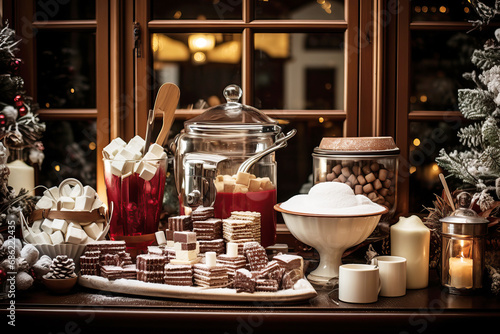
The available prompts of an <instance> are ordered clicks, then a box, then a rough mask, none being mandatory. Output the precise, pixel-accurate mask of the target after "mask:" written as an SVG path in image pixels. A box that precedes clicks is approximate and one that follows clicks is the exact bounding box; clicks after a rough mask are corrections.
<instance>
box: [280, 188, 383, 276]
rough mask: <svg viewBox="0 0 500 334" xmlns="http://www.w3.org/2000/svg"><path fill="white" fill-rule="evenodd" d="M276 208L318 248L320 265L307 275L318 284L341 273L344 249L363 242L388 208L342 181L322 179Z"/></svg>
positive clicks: (294, 230) (296, 234)
mask: <svg viewBox="0 0 500 334" xmlns="http://www.w3.org/2000/svg"><path fill="white" fill-rule="evenodd" d="M274 208H275V210H276V211H278V212H281V214H282V215H283V219H284V221H285V224H286V226H287V227H288V229H289V230H290V232H291V233H292V235H293V236H294V237H295V238H297V239H298V240H299V241H301V242H303V243H305V244H307V245H309V246H311V247H314V248H315V249H316V250H317V251H318V253H319V255H320V262H319V265H318V267H317V268H316V269H315V270H314V271H312V272H311V273H310V274H309V276H308V277H307V278H308V279H309V280H310V281H311V282H313V283H317V284H326V283H327V282H328V281H329V280H331V279H332V278H335V277H338V274H339V266H340V265H341V264H342V255H343V253H344V252H345V251H346V250H347V249H348V248H350V247H353V246H356V245H358V244H360V243H361V242H363V241H364V240H365V239H366V238H367V237H368V236H369V235H370V234H371V233H372V232H373V231H374V230H375V227H376V226H377V224H378V222H379V220H380V218H381V216H382V215H383V214H385V213H387V211H388V208H387V207H385V206H382V205H379V204H376V203H373V202H372V201H371V200H370V199H368V198H367V197H366V196H364V195H355V194H354V191H353V190H352V188H351V187H349V186H348V185H346V184H344V183H339V182H322V183H318V184H316V185H314V186H313V187H312V188H311V189H310V191H309V193H308V194H300V195H295V196H293V197H291V198H290V199H289V200H287V201H285V202H283V203H279V204H276V206H275V207H274Z"/></svg>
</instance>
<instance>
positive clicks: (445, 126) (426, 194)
mask: <svg viewBox="0 0 500 334" xmlns="http://www.w3.org/2000/svg"><path fill="white" fill-rule="evenodd" d="M401 6H402V7H401V10H400V14H399V16H398V20H399V22H398V27H397V38H396V43H397V50H399V53H398V57H397V60H396V63H397V64H398V65H397V74H396V81H395V82H394V83H393V84H394V86H397V90H396V91H397V98H396V100H397V102H396V104H395V105H396V108H397V109H398V110H397V120H396V128H397V130H396V132H398V131H399V134H398V135H396V139H397V142H398V145H399V147H400V148H401V149H402V160H403V164H404V165H405V166H404V169H405V170H406V171H407V173H406V175H403V177H402V178H401V179H400V189H401V190H402V191H401V192H400V193H401V194H402V195H403V197H402V198H400V199H401V200H402V202H400V207H401V208H405V209H403V212H405V211H406V212H414V213H421V214H422V213H424V214H425V212H426V211H425V209H424V207H431V206H432V205H433V204H432V201H433V200H434V199H435V197H434V196H435V195H434V194H436V195H441V192H442V184H441V182H440V181H439V178H438V176H439V173H442V172H444V173H445V175H446V172H445V171H442V170H441V168H440V167H439V166H438V165H437V164H436V163H435V158H436V157H437V156H438V153H439V150H440V149H441V148H445V149H446V150H447V151H450V150H452V149H453V148H456V147H459V145H460V143H459V141H458V138H457V131H458V130H459V128H461V127H463V126H464V125H466V124H465V122H466V120H465V119H464V118H462V116H461V113H460V112H459V111H458V101H457V93H458V90H459V89H461V88H472V87H473V83H472V82H470V81H468V80H466V79H464V78H463V77H462V75H463V74H464V73H466V72H471V71H472V70H474V69H475V68H474V67H473V65H472V63H471V61H470V58H471V55H472V52H473V51H474V49H477V48H481V47H482V45H483V44H484V42H485V41H486V40H487V39H489V38H492V36H493V31H494V30H493V29H492V28H491V27H487V28H483V29H482V30H480V29H476V30H473V29H472V28H473V26H472V24H471V23H470V22H469V21H470V20H476V19H477V18H478V17H477V14H476V13H475V10H474V9H473V7H472V5H471V4H470V2H468V1H440V2H439V4H437V3H436V2H435V1H426V0H420V1H412V2H410V3H406V2H405V3H401ZM390 29H391V28H389V30H390ZM395 49H396V48H395ZM396 82H397V83H398V84H396ZM447 182H449V184H450V188H452V189H455V188H456V186H458V184H454V183H453V182H454V180H452V179H450V180H448V181H447ZM405 194H407V195H405Z"/></svg>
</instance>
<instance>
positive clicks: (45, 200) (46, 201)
mask: <svg viewBox="0 0 500 334" xmlns="http://www.w3.org/2000/svg"><path fill="white" fill-rule="evenodd" d="M54 203H55V202H54V201H53V200H52V199H51V198H50V197H48V196H42V198H40V200H38V202H36V205H35V208H36V209H42V210H43V209H52V207H53V206H54Z"/></svg>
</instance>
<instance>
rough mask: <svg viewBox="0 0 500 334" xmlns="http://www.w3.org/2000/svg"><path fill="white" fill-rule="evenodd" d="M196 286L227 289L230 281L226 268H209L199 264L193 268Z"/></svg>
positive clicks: (217, 266) (220, 266) (216, 266)
mask: <svg viewBox="0 0 500 334" xmlns="http://www.w3.org/2000/svg"><path fill="white" fill-rule="evenodd" d="M193 277H194V283H195V285H199V286H202V287H208V288H224V287H227V285H228V282H229V279H228V275H227V269H226V267H224V266H222V265H215V266H208V265H206V264H202V263H198V264H195V265H194V266H193Z"/></svg>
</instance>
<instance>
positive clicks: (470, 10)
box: [411, 0, 495, 22]
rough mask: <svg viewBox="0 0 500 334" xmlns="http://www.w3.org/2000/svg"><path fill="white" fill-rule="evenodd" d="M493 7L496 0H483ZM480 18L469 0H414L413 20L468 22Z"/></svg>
mask: <svg viewBox="0 0 500 334" xmlns="http://www.w3.org/2000/svg"><path fill="white" fill-rule="evenodd" d="M481 2H483V3H485V4H486V5H488V6H490V7H493V6H494V4H495V0H481ZM478 18H479V16H478V14H477V13H476V10H475V9H474V7H473V6H472V5H471V1H469V0H458V1H457V0H441V1H439V2H438V1H435V0H412V1H411V19H412V21H459V22H467V21H469V20H477V19H478Z"/></svg>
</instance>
